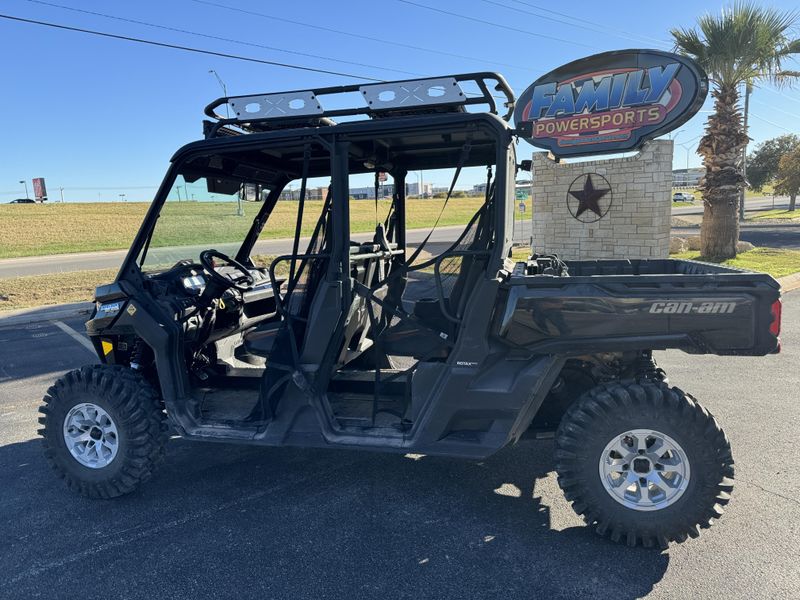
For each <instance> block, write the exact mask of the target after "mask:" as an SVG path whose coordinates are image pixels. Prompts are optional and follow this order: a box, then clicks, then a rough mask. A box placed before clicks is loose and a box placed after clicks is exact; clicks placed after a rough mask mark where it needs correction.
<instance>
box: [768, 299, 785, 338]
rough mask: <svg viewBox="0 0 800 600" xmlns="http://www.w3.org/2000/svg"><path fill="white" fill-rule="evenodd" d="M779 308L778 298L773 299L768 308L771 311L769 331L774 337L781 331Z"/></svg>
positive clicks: (780, 306)
mask: <svg viewBox="0 0 800 600" xmlns="http://www.w3.org/2000/svg"><path fill="white" fill-rule="evenodd" d="M781 309H782V305H781V301H780V299H779V300H775V302H773V303H772V308H771V309H770V312H771V313H772V323H770V325H769V332H770V333H771V334H772V335H774V336H775V337H778V336H779V335H780V333H781Z"/></svg>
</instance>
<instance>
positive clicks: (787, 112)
mask: <svg viewBox="0 0 800 600" xmlns="http://www.w3.org/2000/svg"><path fill="white" fill-rule="evenodd" d="M750 102H756V103H757V104H761V105H762V106H764V107H766V106H769V108H770V110H777V111H778V112H779V113H783V114H785V115H786V116H788V117H792V118H793V119H798V120H800V115H798V114H794V113H790V112H789V111H786V110H783V109H782V108H778V107H777V106H772V105H771V104H769V105H768V104H767V103H766V102H761V101H760V100H757V99H755V98H752V97H751V98H750Z"/></svg>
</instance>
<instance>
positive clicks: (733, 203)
mask: <svg viewBox="0 0 800 600" xmlns="http://www.w3.org/2000/svg"><path fill="white" fill-rule="evenodd" d="M797 18H798V14H797V13H796V12H794V11H789V12H784V11H779V10H775V9H772V8H765V7H762V6H757V5H755V4H753V3H751V2H739V1H736V2H734V3H733V4H731V5H730V6H728V7H726V8H723V10H722V12H721V13H720V14H719V15H711V14H706V15H703V16H702V17H700V18H699V19H698V20H697V28H691V29H683V28H682V29H672V30H671V31H670V33H671V34H672V37H673V38H674V40H675V49H676V51H677V52H679V53H681V54H684V55H686V56H689V57H691V58H693V59H695V60H696V61H697V62H698V63H699V64H700V65H701V66H702V67H703V68H704V69H705V70H706V72H707V73H708V75H709V78H710V79H711V83H712V90H711V96H712V97H713V98H714V112H713V113H712V114H711V116H710V117H709V118H708V122H707V123H706V130H705V135H704V136H703V137H702V138H701V140H700V144H699V146H698V148H697V153H698V154H700V156H702V157H703V166H704V167H705V169H706V173H705V177H704V179H703V181H702V183H701V187H700V189H701V190H702V192H703V206H704V208H703V224H702V228H701V230H700V243H701V253H702V255H703V256H704V257H706V258H713V259H725V258H733V257H734V256H736V242H737V241H738V240H739V220H738V218H737V206H738V201H739V194H740V192H741V190H742V186H743V185H744V177H743V175H742V153H743V150H744V147H745V146H746V144H747V140H748V137H747V133H746V132H745V131H744V128H743V126H742V113H741V110H740V109H739V86H740V85H741V84H743V83H744V84H746V85H754V84H756V83H758V82H761V81H769V82H771V83H775V84H781V83H785V82H787V81H788V80H790V79H791V78H793V77H798V76H800V73H798V72H795V71H787V70H785V69H784V63H785V62H786V61H787V59H789V58H791V57H792V55H793V54H798V53H800V40H799V39H793V38H792V28H793V26H794V25H795V23H796V22H797Z"/></svg>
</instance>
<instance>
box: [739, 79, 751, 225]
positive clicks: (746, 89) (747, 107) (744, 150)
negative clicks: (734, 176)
mask: <svg viewBox="0 0 800 600" xmlns="http://www.w3.org/2000/svg"><path fill="white" fill-rule="evenodd" d="M751 91H753V86H751V85H750V82H749V81H748V82H745V84H744V140H745V142H744V147H743V148H742V177H744V183H743V185H742V192H741V195H740V196H739V198H740V199H739V220H740V221H744V196H745V190H746V189H747V140H748V139H749V138H748V137H747V113H748V112H749V110H750V92H751Z"/></svg>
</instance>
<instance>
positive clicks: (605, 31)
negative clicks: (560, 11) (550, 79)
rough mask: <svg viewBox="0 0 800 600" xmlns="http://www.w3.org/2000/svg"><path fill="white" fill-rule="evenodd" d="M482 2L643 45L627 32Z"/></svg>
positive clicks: (485, 0)
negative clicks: (609, 34) (610, 34)
mask: <svg viewBox="0 0 800 600" xmlns="http://www.w3.org/2000/svg"><path fill="white" fill-rule="evenodd" d="M511 1H512V2H518V3H519V4H525V5H526V6H534V5H532V4H531V5H529V4H527V3H526V2H519V0H511ZM481 2H484V3H486V4H492V5H494V6H499V7H501V8H505V9H508V10H512V11H516V12H520V13H523V14H526V15H531V16H533V17H536V18H538V19H545V20H547V21H553V22H554V23H561V24H562V25H567V26H568V27H577V28H578V29H583V30H585V31H592V32H594V33H601V34H604V35H608V33H609V32H611V33H612V35H614V36H615V37H619V38H622V39H626V40H631V41H634V42H636V43H642V39H640V38H635V37H631V36H630V35H629V34H627V33H625V32H614V30H609V29H605V28H604V29H600V28H598V27H590V26H588V25H581V24H580V23H570V22H569V21H565V20H562V19H558V18H555V17H548V16H547V15H542V14H539V13H535V12H532V11H530V10H525V9H522V8H518V7H516V6H508V5H506V4H501V3H500V2H495V0H481ZM535 8H537V9H538V10H544V9H541V8H539V7H538V6H535ZM547 12H553V11H547ZM581 20H582V19H581ZM659 44H662V45H664V43H663V42H659Z"/></svg>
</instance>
